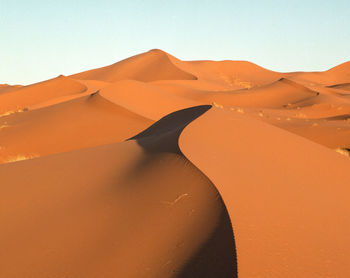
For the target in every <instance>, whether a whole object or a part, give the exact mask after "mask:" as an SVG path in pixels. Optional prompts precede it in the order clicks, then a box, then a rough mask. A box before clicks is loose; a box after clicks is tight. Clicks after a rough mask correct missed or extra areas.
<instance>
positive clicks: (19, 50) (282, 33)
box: [0, 0, 350, 84]
mask: <svg viewBox="0 0 350 278" xmlns="http://www.w3.org/2000/svg"><path fill="white" fill-rule="evenodd" d="M152 48H160V49H162V50H164V51H166V52H168V53H170V54H172V55H174V56H176V57H178V58H180V59H182V60H199V59H209V60H225V59H231V60H248V61H251V62H254V63H256V64H258V65H260V66H263V67H266V68H269V69H272V70H277V71H297V70H308V71H311V70H325V69H328V68H330V67H333V66H335V65H337V64H340V63H342V62H345V61H348V60H350V1H349V0H317V1H316V0H280V1H278V0H275V1H273V0H216V1H214V0H123V1H119V0H98V1H93V0H69V1H68V0H55V1H52V0H0V83H10V84H29V83H34V82H38V81H42V80H46V79H49V78H52V77H55V76H57V75H59V74H64V75H69V74H72V73H77V72H80V71H83V70H87V69H92V68H96V67H101V66H105V65H109V64H112V63H114V62H116V61H119V60H121V59H124V58H127V57H129V56H133V55H135V54H139V53H141V52H144V51H147V50H150V49H152Z"/></svg>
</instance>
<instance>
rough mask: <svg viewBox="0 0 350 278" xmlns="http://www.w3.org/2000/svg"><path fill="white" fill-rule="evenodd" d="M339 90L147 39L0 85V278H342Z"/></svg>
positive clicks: (343, 127) (343, 154)
mask: <svg viewBox="0 0 350 278" xmlns="http://www.w3.org/2000/svg"><path fill="white" fill-rule="evenodd" d="M349 84H350V64H349V62H347V63H343V64H341V65H339V66H336V67H334V68H332V69H329V70H326V71H323V72H291V73H279V72H273V71H270V70H268V69H264V68H262V67H260V66H258V65H255V64H253V63H250V62H247V61H229V60H226V61H181V60H179V59H177V58H176V57H174V56H172V55H170V54H168V53H166V52H164V51H162V50H158V49H154V50H151V51H148V52H145V53H142V54H139V55H136V56H133V57H130V58H128V59H125V60H123V61H120V62H117V63H115V64H112V65H110V66H107V67H103V68H99V69H93V70H90V71H86V72H82V73H77V74H74V75H71V76H69V77H66V76H59V77H56V78H53V79H50V80H47V81H43V82H40V83H36V84H32V85H29V86H20V85H15V86H11V85H6V84H4V85H0V177H1V178H0V181H1V182H0V227H1V229H0V277H1V278H2V277H4V278H5V277H6V278H24V277H33V278H47V277H50V278H51V277H57V278H58V277H60V278H62V277H65V278H68V277H69V278H109V277H111V278H112V277H123V278H124V277H126V278H128V277H135V278H136V277H146V278H147V277H149V278H158V277H169V278H173V277H185V278H187V277H188V278H193V277H201V278H213V277H215V278H232V277H239V278H253V277H255V278H256V277H262V278H265V277H266V278H274V277H276V278H277V277H283V278H288V277H291V278H292V277H310V278H325V277H337V278H348V277H350V267H349V264H348V261H349V258H350V237H349V234H350V224H349V223H350V221H349V220H350V205H349V204H350V194H349V193H350V192H349V190H350V189H349V180H350V174H349V173H350V172H349V167H350V86H349Z"/></svg>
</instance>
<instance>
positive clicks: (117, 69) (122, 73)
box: [71, 49, 197, 82]
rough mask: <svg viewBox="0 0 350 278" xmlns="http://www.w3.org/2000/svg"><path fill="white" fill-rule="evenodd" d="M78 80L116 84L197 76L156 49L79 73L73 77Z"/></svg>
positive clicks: (193, 77)
mask: <svg viewBox="0 0 350 278" xmlns="http://www.w3.org/2000/svg"><path fill="white" fill-rule="evenodd" d="M71 77H72V78H76V79H92V80H101V81H107V82H115V81H118V80H123V79H134V80H138V81H144V82H149V81H155V80H164V79H186V80H187V79H190V80H193V79H197V78H196V76H194V75H192V74H190V73H187V72H185V71H183V70H181V69H179V68H178V67H176V66H175V65H174V64H173V63H172V62H171V61H170V59H169V57H168V54H167V53H165V52H163V51H161V50H158V49H154V50H151V51H149V52H147V53H143V54H139V55H136V56H134V57H131V58H128V59H125V60H123V61H120V62H118V63H115V64H113V65H110V66H107V67H104V68H99V69H95V70H90V71H86V72H82V73H78V74H75V75H72V76H71Z"/></svg>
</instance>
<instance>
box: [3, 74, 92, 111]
mask: <svg viewBox="0 0 350 278" xmlns="http://www.w3.org/2000/svg"><path fill="white" fill-rule="evenodd" d="M86 89H87V88H86V87H85V86H84V85H83V84H81V83H79V82H77V81H74V80H72V79H70V78H68V77H65V76H59V77H56V78H54V79H51V80H48V81H44V82H41V83H37V84H33V85H29V86H24V87H20V88H18V89H17V90H12V91H11V93H7V94H0V114H4V113H11V112H12V111H19V110H23V109H26V108H28V106H30V105H34V104H38V103H40V102H43V101H48V100H50V99H51V98H56V97H61V96H66V95H73V94H79V93H82V92H84V91H85V90H86Z"/></svg>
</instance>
